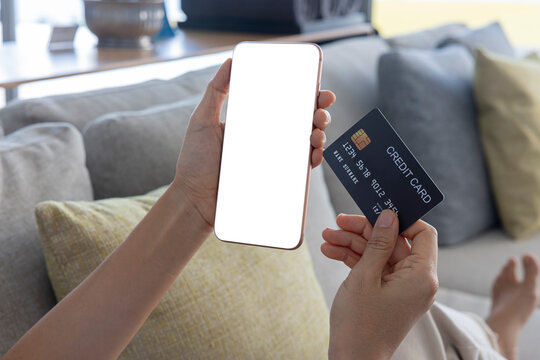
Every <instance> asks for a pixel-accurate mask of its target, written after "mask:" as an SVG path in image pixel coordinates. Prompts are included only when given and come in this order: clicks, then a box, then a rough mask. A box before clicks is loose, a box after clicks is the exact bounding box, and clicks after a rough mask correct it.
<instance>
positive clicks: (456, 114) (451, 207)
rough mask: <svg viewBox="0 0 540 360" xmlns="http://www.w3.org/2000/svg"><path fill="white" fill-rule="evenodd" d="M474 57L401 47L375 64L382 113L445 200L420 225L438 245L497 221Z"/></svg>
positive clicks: (451, 50)
mask: <svg viewBox="0 0 540 360" xmlns="http://www.w3.org/2000/svg"><path fill="white" fill-rule="evenodd" d="M473 68H474V63H473V58H472V57H471V55H470V54H469V52H468V51H467V50H466V49H465V48H464V47H461V46H450V47H447V48H443V49H438V50H412V49H403V50H400V51H398V52H393V53H389V54H386V55H383V56H382V57H381V60H380V64H379V81H380V83H379V85H380V97H381V101H382V110H383V112H384V113H385V114H386V116H387V117H388V120H389V121H390V123H391V124H392V125H393V126H394V128H395V129H396V131H397V132H398V133H399V134H400V136H401V137H402V138H403V140H404V141H405V143H406V144H407V145H408V146H409V148H410V149H411V151H412V152H413V153H414V154H415V155H416V157H417V158H418V160H419V161H420V163H421V164H422V165H423V166H424V168H425V169H426V171H427V172H428V173H429V174H430V176H431V177H432V178H433V181H434V182H435V183H436V184H437V185H438V186H439V187H440V189H441V191H442V192H443V193H444V195H445V200H444V201H443V202H442V203H441V204H440V205H438V206H437V207H435V208H434V209H433V210H432V211H431V212H430V213H428V214H427V215H426V216H425V217H424V219H425V220H426V221H428V222H429V223H431V224H432V225H433V226H435V227H436V228H437V230H438V232H439V244H441V245H450V244H455V243H458V242H460V241H464V240H466V239H468V238H470V237H471V236H473V235H475V234H477V233H479V232H481V231H483V230H486V229H488V228H490V227H491V226H493V225H494V224H495V223H496V214H495V207H494V204H493V200H492V194H491V189H490V184H489V179H488V176H487V170H486V165H485V162H484V158H483V154H482V147H481V144H480V139H479V138H478V129H477V125H476V119H475V117H476V109H475V105H474V97H473V70H474V69H473Z"/></svg>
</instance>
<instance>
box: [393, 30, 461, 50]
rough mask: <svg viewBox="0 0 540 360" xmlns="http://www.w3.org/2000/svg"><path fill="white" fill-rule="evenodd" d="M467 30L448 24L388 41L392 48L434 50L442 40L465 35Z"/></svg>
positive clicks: (395, 37)
mask: <svg viewBox="0 0 540 360" xmlns="http://www.w3.org/2000/svg"><path fill="white" fill-rule="evenodd" d="M467 30H468V28H467V26H466V25H464V24H446V25H441V26H437V27H434V28H431V29H427V30H422V31H418V32H414V33H410V34H405V35H398V36H394V37H391V38H388V39H387V40H386V41H387V42H388V44H389V45H390V46H392V47H405V48H415V49H433V48H435V47H437V45H438V44H439V43H440V42H441V40H443V39H445V38H447V37H449V36H453V35H458V34H462V33H465V32H467Z"/></svg>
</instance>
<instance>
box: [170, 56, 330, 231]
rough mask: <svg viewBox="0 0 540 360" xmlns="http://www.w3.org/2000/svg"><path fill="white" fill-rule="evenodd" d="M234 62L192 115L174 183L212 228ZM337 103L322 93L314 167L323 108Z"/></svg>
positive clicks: (314, 139)
mask: <svg viewBox="0 0 540 360" xmlns="http://www.w3.org/2000/svg"><path fill="white" fill-rule="evenodd" d="M231 63H232V61H231V59H228V60H227V61H225V62H224V63H223V65H221V67H220V69H219V70H218V72H217V74H216V75H215V77H214V78H213V79H212V81H210V83H209V84H208V87H207V89H206V93H205V94H204V97H203V98H202V100H201V103H200V104H199V106H198V107H197V109H196V110H195V111H194V112H193V114H192V115H191V119H190V121H189V126H188V129H187V133H186V137H185V141H184V144H183V146H182V152H181V153H180V158H179V160H178V164H177V167H176V176H175V179H174V181H173V184H172V188H174V189H175V190H176V191H179V192H181V193H182V194H183V195H184V196H185V197H186V198H187V199H188V200H189V201H190V202H191V203H192V205H193V208H194V209H196V210H197V211H198V213H199V215H200V216H201V218H202V219H203V220H204V221H205V222H206V223H207V224H208V225H209V227H213V225H214V217H215V211H216V197H217V187H218V179H219V169H220V159H221V149H222V143H223V130H224V123H222V122H220V117H221V110H222V107H223V103H224V102H225V99H226V97H227V94H228V90H229V78H230V73H231ZM274 101H275V103H274V104H273V106H279V94H276V96H275V100H274ZM334 101H335V95H334V94H333V93H332V92H330V91H320V92H319V96H318V109H317V110H316V111H315V113H314V117H313V124H314V129H313V132H312V134H311V145H312V147H313V151H312V156H311V165H312V167H316V166H318V165H320V164H321V162H322V160H323V156H322V152H323V151H322V147H323V146H324V144H325V141H326V137H325V134H324V130H325V129H326V128H327V127H328V125H329V124H330V115H329V113H328V112H327V111H326V110H324V109H326V108H328V107H329V106H331V105H332V104H333V103H334ZM268 126H283V124H280V123H279V119H276V122H275V123H273V124H268ZM284 131H285V130H284ZM276 140H277V139H276ZM261 145H262V146H269V147H272V146H281V145H280V144H279V143H278V142H277V141H276V143H275V144H261Z"/></svg>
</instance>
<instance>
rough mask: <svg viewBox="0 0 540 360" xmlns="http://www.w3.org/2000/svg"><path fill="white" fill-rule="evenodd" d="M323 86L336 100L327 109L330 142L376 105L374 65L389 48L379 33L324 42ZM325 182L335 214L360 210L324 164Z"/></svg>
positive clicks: (358, 211)
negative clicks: (329, 123) (331, 92)
mask: <svg viewBox="0 0 540 360" xmlns="http://www.w3.org/2000/svg"><path fill="white" fill-rule="evenodd" d="M322 48H323V51H324V63H323V71H322V83H321V88H322V89H328V90H332V91H333V92H334V93H335V94H336V102H335V104H334V105H333V106H332V107H331V108H330V109H329V111H330V114H331V116H332V125H331V126H330V127H329V128H328V130H327V131H326V137H327V144H331V143H332V142H333V141H334V140H336V139H337V138H338V137H339V136H340V135H341V134H343V132H345V130H347V129H348V128H349V127H351V126H352V125H353V124H354V123H356V122H357V121H358V120H360V118H362V117H363V116H364V115H365V114H367V113H368V112H369V111H370V110H371V109H373V108H374V107H376V106H378V100H377V99H378V93H377V64H378V61H379V56H380V55H381V54H383V53H385V52H387V51H389V50H390V47H389V46H388V45H387V44H386V42H385V41H384V40H383V39H381V38H380V37H378V36H370V37H362V38H354V39H348V40H341V41H335V42H333V43H330V44H328V45H324V46H323V47H322ZM323 166H324V173H325V179H326V183H327V184H328V189H329V192H330V197H331V200H332V204H333V205H334V209H335V210H336V211H337V212H338V213H341V212H342V213H356V214H358V213H360V209H358V206H357V205H356V203H355V202H354V201H353V199H352V198H351V197H350V195H349V194H348V193H347V190H345V188H344V187H343V185H341V183H340V182H339V180H338V178H337V177H336V176H335V175H334V173H333V172H332V170H331V169H330V167H329V166H328V165H327V164H326V162H324V163H323Z"/></svg>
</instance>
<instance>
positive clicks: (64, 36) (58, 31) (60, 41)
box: [48, 24, 79, 51]
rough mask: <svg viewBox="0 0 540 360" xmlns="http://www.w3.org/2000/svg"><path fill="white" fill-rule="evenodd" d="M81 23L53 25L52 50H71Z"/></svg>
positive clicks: (50, 44) (50, 42) (50, 45)
mask: <svg viewBox="0 0 540 360" xmlns="http://www.w3.org/2000/svg"><path fill="white" fill-rule="evenodd" d="M78 28H79V25H76V24H75V25H68V26H56V25H55V26H53V28H52V31H51V37H50V38H49V46H48V47H49V50H50V51H71V50H73V40H74V39H75V34H76V33H77V29H78Z"/></svg>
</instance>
